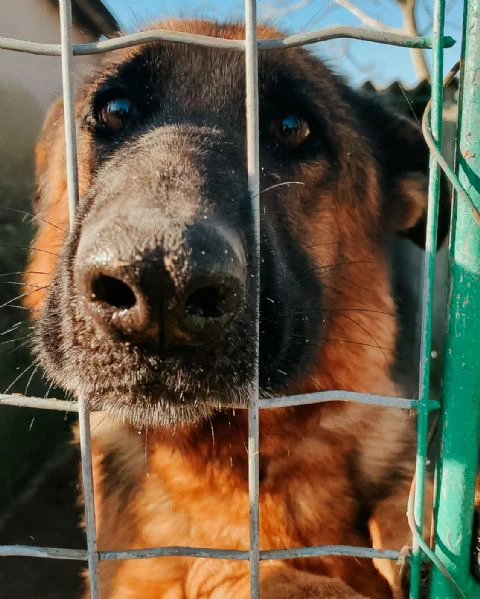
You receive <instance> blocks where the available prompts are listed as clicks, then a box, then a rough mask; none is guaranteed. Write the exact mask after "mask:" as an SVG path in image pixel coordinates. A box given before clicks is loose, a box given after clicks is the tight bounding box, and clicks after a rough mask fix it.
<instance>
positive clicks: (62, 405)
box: [0, 389, 440, 412]
mask: <svg viewBox="0 0 480 599" xmlns="http://www.w3.org/2000/svg"><path fill="white" fill-rule="evenodd" d="M329 401H351V402H355V403H361V404H367V405H372V406H375V405H376V406H384V407H386V408H398V409H401V410H412V411H416V410H417V409H418V405H419V404H418V399H407V398H404V397H390V396H388V395H373V394H371V393H359V392H355V391H341V390H338V389H335V390H333V391H317V392H314V393H305V394H302V395H285V396H282V397H268V398H260V399H259V400H258V406H259V408H261V409H269V408H291V407H294V406H302V405H307V404H316V403H326V402H329ZM2 405H4V406H14V407H17V408H32V409H38V410H57V411H59V412H78V407H79V402H78V401H68V400H65V399H44V398H43V397H27V396H25V395H11V394H0V406H2ZM232 407H234V408H236V409H242V408H245V406H241V405H238V406H232ZM439 408H440V403H439V402H438V401H436V400H434V399H432V400H430V401H429V403H428V409H429V410H438V409H439Z"/></svg>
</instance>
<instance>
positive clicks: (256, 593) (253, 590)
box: [245, 0, 260, 599]
mask: <svg viewBox="0 0 480 599" xmlns="http://www.w3.org/2000/svg"><path fill="white" fill-rule="evenodd" d="M245 84H246V85H245V89H246V96H245V102H246V117H247V174H248V185H249V188H250V195H251V198H252V213H253V231H254V237H255V254H254V255H255V264H254V273H253V274H254V277H255V279H254V281H255V298H256V299H255V315H254V318H255V332H254V339H253V344H254V350H255V363H254V372H253V378H252V381H253V389H252V395H251V400H250V404H249V406H248V495H249V504H250V597H251V598H252V599H258V597H260V540H259V536H260V534H259V526H260V514H259V511H260V509H259V499H260V477H259V468H260V438H259V437H260V430H259V428H260V414H259V403H258V402H259V393H260V379H259V361H260V149H259V135H260V133H259V131H260V121H259V109H258V46H257V6H256V0H245Z"/></svg>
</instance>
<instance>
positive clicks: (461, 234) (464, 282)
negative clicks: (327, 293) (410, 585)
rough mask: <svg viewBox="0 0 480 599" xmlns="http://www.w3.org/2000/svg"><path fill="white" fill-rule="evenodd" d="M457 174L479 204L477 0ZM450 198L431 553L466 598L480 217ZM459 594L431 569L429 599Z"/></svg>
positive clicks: (478, 591) (479, 339)
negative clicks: (448, 274) (448, 279)
mask: <svg viewBox="0 0 480 599" xmlns="http://www.w3.org/2000/svg"><path fill="white" fill-rule="evenodd" d="M462 56H463V59H464V64H463V69H462V78H461V86H460V102H459V128H458V140H457V173H458V177H459V179H460V181H461V183H462V184H463V186H464V188H465V189H466V191H467V193H468V194H469V196H470V197H471V199H472V201H473V203H474V204H475V205H476V206H477V207H480V0H466V1H465V16H464V30H463V45H462ZM479 214H480V213H479V212H477V211H475V209H474V208H472V206H471V205H469V204H467V202H465V201H463V200H462V199H461V198H458V197H455V198H454V203H453V209H452V234H451V240H450V260H451V264H450V267H451V283H450V284H451V289H450V299H449V315H448V331H447V340H446V341H447V344H446V357H445V365H444V366H445V368H444V381H443V391H442V404H443V406H442V424H441V442H440V455H439V460H440V462H439V469H438V488H437V494H438V495H437V502H436V514H435V522H436V529H435V553H436V554H437V556H438V557H439V558H440V559H441V561H442V562H443V563H444V565H445V566H446V568H447V569H448V571H449V573H450V574H451V575H452V576H453V577H454V578H455V580H456V582H457V584H458V586H459V587H460V589H461V590H462V591H463V594H464V596H465V597H468V598H469V599H474V598H475V599H478V598H479V597H480V586H479V585H477V584H476V583H475V582H474V581H473V579H472V577H471V575H470V550H471V534H472V520H473V501H474V490H475V478H476V473H477V465H478V464H477V461H478V445H479V422H480V218H479ZM458 596H459V593H458V592H457V591H455V589H454V587H453V585H452V584H451V582H450V581H449V580H447V578H446V577H445V576H444V575H443V574H442V573H441V572H440V571H438V570H437V569H434V572H433V576H432V584H431V589H430V599H450V598H451V599H453V598H455V599H456V598H457V597H458Z"/></svg>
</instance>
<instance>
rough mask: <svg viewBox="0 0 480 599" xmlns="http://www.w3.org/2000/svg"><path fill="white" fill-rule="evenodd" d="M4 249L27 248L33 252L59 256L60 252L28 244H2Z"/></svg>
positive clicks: (1, 246)
mask: <svg viewBox="0 0 480 599" xmlns="http://www.w3.org/2000/svg"><path fill="white" fill-rule="evenodd" d="M0 248H2V249H14V250H27V251H32V252H44V253H45V254H50V255H51V256H57V258H58V254H57V253H55V252H50V251H49V250H44V249H43V248H36V247H32V246H28V245H0Z"/></svg>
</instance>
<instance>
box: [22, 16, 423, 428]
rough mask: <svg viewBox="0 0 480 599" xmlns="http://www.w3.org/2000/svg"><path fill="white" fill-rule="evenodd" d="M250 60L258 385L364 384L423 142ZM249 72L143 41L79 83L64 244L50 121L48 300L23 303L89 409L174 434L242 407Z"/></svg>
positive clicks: (338, 89)
mask: <svg viewBox="0 0 480 599" xmlns="http://www.w3.org/2000/svg"><path fill="white" fill-rule="evenodd" d="M161 27H163V28H173V29H178V30H183V31H191V32H194V33H201V34H205V35H212V36H222V37H227V38H242V37H243V36H244V32H243V29H242V27H241V26H221V25H216V24H213V23H209V22H199V21H191V22H185V21H183V22H167V23H162V25H161ZM277 35H278V34H277V33H276V32H274V31H271V30H269V29H260V30H259V36H260V37H273V36H277ZM259 60H260V67H259V77H260V152H261V158H260V159H261V187H262V192H261V197H260V205H261V214H260V217H261V272H260V281H261V298H260V300H261V305H260V311H261V323H260V330H261V332H260V382H261V387H262V389H263V391H264V392H265V393H273V394H275V393H278V392H284V391H285V390H290V391H299V390H314V389H321V388H327V387H343V388H357V389H359V390H372V388H373V387H375V386H376V385H380V386H381V384H382V381H384V380H387V379H388V371H389V368H390V366H391V362H392V351H393V349H392V348H393V346H394V342H395V316H394V306H393V302H392V298H391V293H390V276H389V266H388V243H389V240H390V238H391V237H392V236H393V235H395V234H397V233H399V234H405V233H407V234H408V231H411V230H414V229H415V227H417V228H418V225H419V222H421V219H422V217H423V215H424V210H425V205H426V171H427V151H426V148H425V146H424V143H423V140H422V138H421V134H420V132H419V130H418V129H417V127H416V126H414V125H412V124H411V123H410V122H408V121H406V120H404V119H400V118H398V117H396V116H394V115H392V114H390V113H388V112H387V111H385V110H384V109H383V108H382V107H381V106H379V105H377V104H375V103H374V102H373V101H372V100H367V99H366V98H364V97H361V96H359V95H358V94H357V93H355V92H353V91H352V90H350V89H349V88H347V87H346V86H345V85H344V83H343V82H342V81H341V80H340V79H339V78H337V77H336V76H335V75H334V74H332V73H331V72H330V71H329V70H328V68H326V67H325V66H324V65H323V64H322V63H321V62H320V61H319V60H317V59H316V58H314V57H313V56H312V55H310V54H309V53H308V52H306V51H304V50H302V49H290V50H282V51H268V52H267V51H264V52H261V53H260V59H259ZM244 80H245V63H244V56H243V54H242V53H240V52H235V51H230V50H219V49H211V48H200V47H192V46H188V45H184V44H177V43H167V42H158V43H157V42H156V43H150V44H147V45H143V46H141V47H137V48H134V49H129V50H128V51H120V52H116V53H114V54H111V55H108V56H106V57H104V58H103V60H102V63H101V65H100V67H99V68H98V69H97V70H96V71H95V73H94V74H93V75H92V76H91V78H90V79H89V80H88V81H86V82H85V83H84V84H83V85H82V86H81V88H80V90H79V92H78V102H77V108H76V117H77V127H78V146H79V178H80V188H81V199H80V204H79V206H78V211H77V217H76V221H75V225H74V228H73V232H72V233H71V234H70V235H66V234H65V233H64V231H65V230H66V229H67V227H68V216H67V199H66V183H65V174H64V171H65V168H64V164H65V152H64V149H63V117H62V105H61V103H57V104H56V105H55V106H54V107H53V108H52V110H51V113H50V115H49V117H48V118H47V121H46V124H45V126H44V130H43V133H42V136H41V138H40V140H39V143H38V147H37V197H36V210H37V213H38V216H39V218H38V222H39V229H38V232H37V235H36V238H35V240H34V243H33V247H34V248H35V249H33V250H32V256H31V261H30V265H29V268H28V271H29V272H30V274H27V277H28V279H29V280H28V283H30V284H40V285H42V286H43V285H48V290H47V291H46V294H45V296H44V297H43V296H42V294H41V293H38V294H34V296H33V299H35V298H36V301H35V302H33V301H32V302H31V304H30V307H31V308H32V309H33V310H34V311H35V312H37V318H36V328H37V349H38V353H39V356H40V359H41V362H42V364H43V366H44V367H45V369H46V371H47V373H48V374H49V375H50V376H51V377H52V378H53V379H54V380H55V381H56V382H57V383H58V384H60V385H62V386H63V387H65V388H66V389H68V390H70V391H72V392H74V393H75V394H81V395H82V396H84V397H85V398H86V399H87V400H88V402H89V404H90V406H91V407H92V408H100V409H107V410H111V411H116V412H117V413H121V414H124V415H126V416H127V417H128V418H130V419H132V420H134V421H135V422H136V423H137V424H158V423H163V424H165V423H167V424H168V423H170V422H173V421H181V420H183V421H193V420H195V419H198V418H201V417H204V416H206V415H208V414H210V413H211V412H212V411H213V410H216V409H219V408H222V407H225V406H234V405H237V406H238V405H245V403H246V401H247V399H248V397H249V394H250V386H251V377H252V371H253V362H254V359H255V356H254V353H253V345H254V344H253V341H254V337H255V325H254V314H255V302H256V299H255V289H256V285H257V277H258V273H257V272H256V270H255V261H256V258H255V256H256V249H255V241H254V235H253V214H252V208H251V206H252V198H251V194H250V191H249V187H248V178H247V168H246V140H245V92H244V89H245V85H244ZM52 223H53V225H54V226H53V225H52ZM57 253H58V254H59V256H58V258H57V256H56V255H55V254H57ZM41 273H45V274H41Z"/></svg>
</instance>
